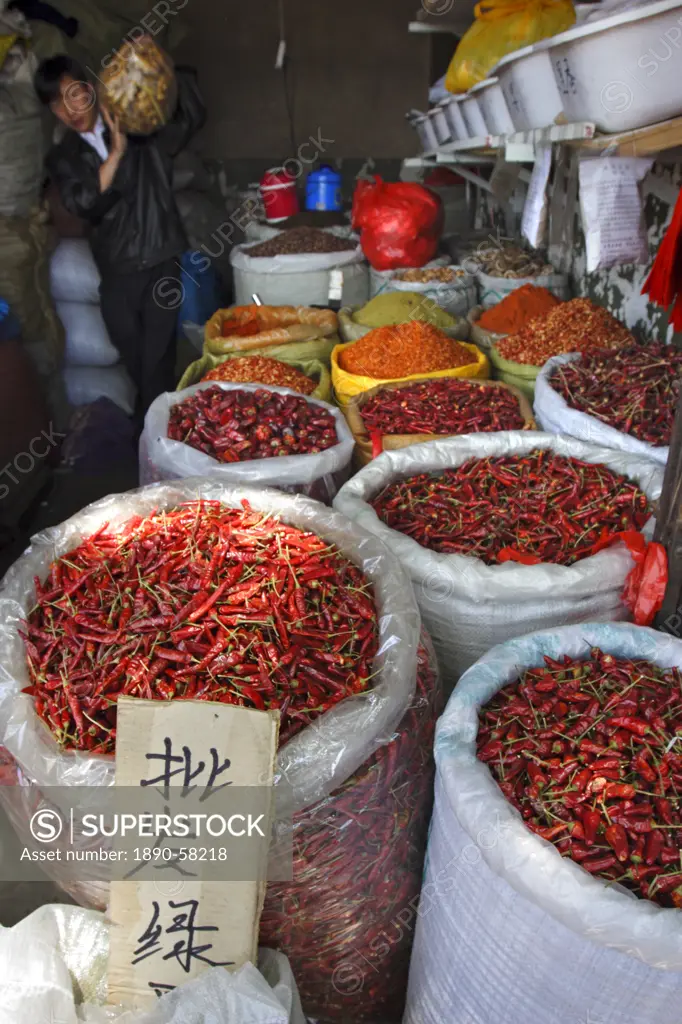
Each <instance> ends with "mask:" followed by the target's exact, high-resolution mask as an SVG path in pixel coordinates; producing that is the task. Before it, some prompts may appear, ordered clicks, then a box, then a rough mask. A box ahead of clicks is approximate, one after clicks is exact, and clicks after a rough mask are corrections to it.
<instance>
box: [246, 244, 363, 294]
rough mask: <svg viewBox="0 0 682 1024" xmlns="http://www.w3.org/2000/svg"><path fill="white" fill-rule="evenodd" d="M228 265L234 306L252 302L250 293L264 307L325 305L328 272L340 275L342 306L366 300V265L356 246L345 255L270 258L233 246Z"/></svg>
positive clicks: (304, 255) (343, 253) (301, 255)
mask: <svg viewBox="0 0 682 1024" xmlns="http://www.w3.org/2000/svg"><path fill="white" fill-rule="evenodd" d="M346 234H347V232H346ZM230 263H231V264H232V272H233V275H234V300H235V303H236V305H238V306H243V305H248V304H249V303H251V302H253V298H252V296H253V295H254V294H256V295H258V297H259V298H260V300H261V302H262V303H263V304H264V305H266V306H282V305H291V306H326V305H327V304H328V302H329V283H330V277H329V275H330V271H332V270H341V271H342V272H343V291H342V296H341V304H342V305H344V306H363V305H364V304H365V302H367V300H368V298H369V276H368V270H367V263H366V262H365V257H364V253H363V251H362V249H361V248H360V246H359V245H358V246H357V247H356V248H355V249H349V250H348V251H347V252H329V253H301V254H299V255H292V256H272V257H265V256H249V254H248V246H243V245H236V246H235V247H234V249H233V250H232V252H231V253H230Z"/></svg>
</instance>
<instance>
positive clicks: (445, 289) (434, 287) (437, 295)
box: [372, 259, 477, 317]
mask: <svg viewBox="0 0 682 1024" xmlns="http://www.w3.org/2000/svg"><path fill="white" fill-rule="evenodd" d="M449 265H450V264H449V263H448V261H447V259H444V260H443V261H438V260H433V261H432V262H431V263H427V264H426V267H423V268H421V269H428V268H431V267H433V268H435V267H444V266H449ZM453 269H455V270H457V269H461V268H458V267H453ZM372 273H373V275H376V277H378V275H379V274H383V275H384V278H383V281H382V284H381V287H380V288H378V290H377V292H376V294H383V293H384V292H415V293H416V294H417V295H423V296H424V298H426V299H431V300H432V301H433V302H435V303H436V305H437V306H440V308H441V309H444V310H445V311H446V313H450V315H451V316H457V317H464V316H466V315H467V313H468V312H469V310H470V309H471V308H472V306H475V305H476V294H477V292H476V282H475V280H474V278H473V277H472V276H471V275H470V274H466V276H464V277H458V278H455V279H454V280H453V281H451V282H445V281H427V282H425V283H423V284H422V283H420V282H419V281H400V280H399V279H398V277H397V276H396V275H397V274H399V273H400V271H399V270H398V271H396V270H390V271H376V270H373V271H372ZM376 277H375V278H374V280H376Z"/></svg>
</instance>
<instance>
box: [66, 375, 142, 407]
mask: <svg viewBox="0 0 682 1024" xmlns="http://www.w3.org/2000/svg"><path fill="white" fill-rule="evenodd" d="M64 384H65V386H66V393H67V395H68V398H69V401H70V402H71V405H76V406H78V405H89V404H90V402H96V401H97V399H98V398H109V399H111V401H112V402H115V403H116V405H117V406H118V407H119V409H123V411H124V412H126V413H127V414H128V415H129V416H132V415H133V412H134V411H135V396H136V391H135V385H134V384H133V382H132V380H131V379H130V377H129V376H128V373H127V371H126V369H125V367H124V366H122V365H121V364H120V363H119V364H118V365H117V366H67V367H66V369H65V370H64Z"/></svg>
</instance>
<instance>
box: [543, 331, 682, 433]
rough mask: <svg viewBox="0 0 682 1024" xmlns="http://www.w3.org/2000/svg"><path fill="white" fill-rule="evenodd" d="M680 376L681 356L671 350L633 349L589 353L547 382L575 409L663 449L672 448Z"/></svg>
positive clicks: (559, 369) (668, 347)
mask: <svg viewBox="0 0 682 1024" xmlns="http://www.w3.org/2000/svg"><path fill="white" fill-rule="evenodd" d="M681 371H682V352H681V351H680V350H679V349H677V348H673V346H672V345H661V344H658V345H655V344H650V345H645V346H642V345H635V346H634V347H632V348H625V349H621V350H620V351H619V352H615V353H611V352H609V353H608V354H607V353H604V352H587V353H585V354H584V355H583V356H582V358H581V359H579V360H576V362H573V363H568V364H567V365H566V366H558V367H557V368H556V370H555V371H554V373H553V374H552V376H551V378H550V381H549V383H550V386H551V387H552V388H554V390H555V391H558V392H559V394H560V395H561V396H562V397H563V398H564V400H565V401H566V402H567V404H568V405H570V407H571V408H572V409H578V410H579V411H580V412H585V413H588V414H589V415H590V416H595V417H596V418H597V419H598V420H601V421H602V423H608V425H609V426H610V427H614V428H615V429H616V430H620V431H622V432H623V433H625V434H631V435H632V436H633V437H636V438H637V439H638V440H640V441H648V442H649V443H650V444H653V445H655V446H657V447H660V446H662V445H668V444H670V438H671V435H672V429H673V421H674V419H675V408H676V405H677V399H678V395H679V391H680V372H681Z"/></svg>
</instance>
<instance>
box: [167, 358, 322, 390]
mask: <svg viewBox="0 0 682 1024" xmlns="http://www.w3.org/2000/svg"><path fill="white" fill-rule="evenodd" d="M249 354H250V355H251V354H253V355H260V354H261V353H255V352H254V353H249ZM233 358H234V356H231V355H230V356H212V355H210V354H207V355H204V356H202V357H201V359H197V360H195V362H193V363H191V364H190V365H189V366H188V367H187V369H186V370H185V372H184V373H183V375H182V378H181V380H180V383H179V384H178V386H177V388H176V391H183V390H184V389H185V388H189V387H191V386H192V384H198V383H199V381H200V380H202V378H203V377H205V376H206V374H207V373H208V372H209V370H212V369H213V368H214V367H216V366H220V364H221V363H225V362H227V360H228V359H233ZM268 358H272V357H271V356H269V357H268ZM279 362H280V363H286V364H287V365H288V366H293V367H294V368H295V369H297V370H300V372H301V373H304V374H305V375H306V377H310V378H311V379H312V380H314V381H317V387H316V388H315V390H314V391H313V392H312V395H311V396H310V397H311V398H319V399H321V401H323V402H330V401H331V395H332V379H331V375H330V373H329V370H328V369H327V367H326V366H325V365H324V363H322V362H320V360H319V359H301V360H293V359H281V358H280V359H279Z"/></svg>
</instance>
